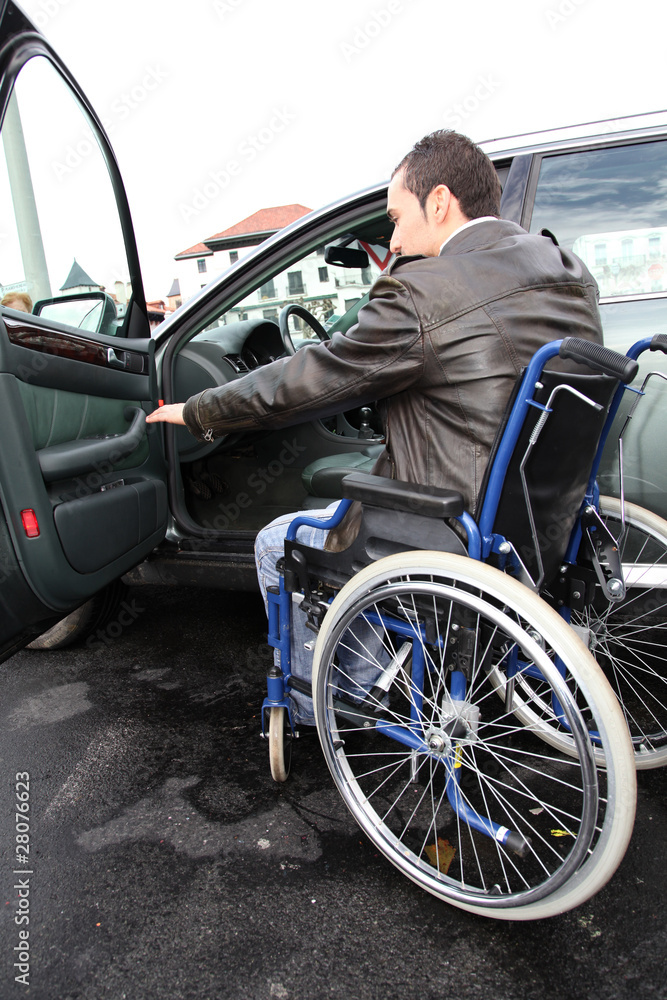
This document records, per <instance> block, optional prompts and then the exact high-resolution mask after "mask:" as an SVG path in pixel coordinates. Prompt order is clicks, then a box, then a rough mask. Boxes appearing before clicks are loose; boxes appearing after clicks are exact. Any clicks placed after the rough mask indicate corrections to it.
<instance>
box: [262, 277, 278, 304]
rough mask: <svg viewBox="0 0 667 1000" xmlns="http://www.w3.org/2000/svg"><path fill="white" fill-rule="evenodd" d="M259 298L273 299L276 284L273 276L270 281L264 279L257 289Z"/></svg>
mask: <svg viewBox="0 0 667 1000" xmlns="http://www.w3.org/2000/svg"><path fill="white" fill-rule="evenodd" d="M259 297H260V299H275V297H276V286H275V284H274V281H273V278H271V280H270V281H265V282H264V284H263V285H261V286H260V289H259Z"/></svg>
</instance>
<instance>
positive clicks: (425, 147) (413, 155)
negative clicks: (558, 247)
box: [391, 129, 500, 219]
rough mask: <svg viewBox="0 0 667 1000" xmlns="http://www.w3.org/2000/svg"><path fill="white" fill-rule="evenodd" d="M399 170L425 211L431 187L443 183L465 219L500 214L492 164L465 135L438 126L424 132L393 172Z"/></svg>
mask: <svg viewBox="0 0 667 1000" xmlns="http://www.w3.org/2000/svg"><path fill="white" fill-rule="evenodd" d="M399 170H403V171H404V173H403V184H404V186H405V187H406V188H407V189H408V191H411V192H412V194H414V195H415V196H416V197H417V198H418V199H419V204H420V205H421V209H422V212H423V213H424V215H426V202H427V199H428V196H429V195H430V193H431V191H432V190H433V188H435V187H438V185H439V184H445V185H446V186H447V187H448V188H449V190H450V191H451V192H452V194H453V195H454V197H455V198H457V199H458V202H459V205H460V208H461V211H462V212H463V214H464V215H465V216H466V217H467V218H468V219H479V218H480V216H482V215H496V216H499V215H500V181H499V180H498V174H497V173H496V168H495V167H494V165H493V164H492V162H491V160H490V159H489V158H488V156H487V155H486V153H483V152H482V150H481V149H480V148H479V146H476V145H475V143H474V142H473V141H472V140H471V139H469V138H468V137H467V136H466V135H461V134H460V133H459V132H452V131H451V129H440V130H439V131H438V132H432V133H431V134H430V135H426V136H424V138H423V139H420V140H419V142H417V143H415V145H414V146H413V148H412V149H411V150H410V152H409V153H408V154H407V156H404V157H403V159H402V160H401V162H400V163H399V164H398V166H397V167H396V169H395V170H394V173H393V174H392V175H391V176H392V177H393V176H394V174H397V173H398V172H399Z"/></svg>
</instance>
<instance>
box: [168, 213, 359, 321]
mask: <svg viewBox="0 0 667 1000" xmlns="http://www.w3.org/2000/svg"><path fill="white" fill-rule="evenodd" d="M309 211H310V209H309V208H306V207H305V206H304V205H280V206H278V207H275V208H262V209H260V210H259V211H258V212H255V213H254V214H253V215H250V216H248V217H247V218H246V219H242V220H241V222H238V223H236V224H235V225H233V226H230V228H229V229H225V230H223V232H221V233H216V234H215V235H213V236H209V237H207V238H206V239H204V240H203V241H202V242H201V243H197V244H195V246H192V247H189V248H188V249H187V250H183V251H181V252H180V253H178V254H176V257H175V260H176V261H177V262H179V264H180V265H181V272H180V277H179V279H177V280H176V281H175V282H174V285H176V284H178V287H179V290H182V292H183V295H182V299H183V301H186V300H187V299H189V298H191V297H192V296H193V295H195V294H196V293H197V292H198V291H199V290H200V289H201V288H203V287H204V286H205V285H207V284H208V282H209V281H211V280H212V279H213V278H216V277H217V276H218V275H220V274H222V273H223V272H224V271H226V270H227V269H228V268H229V267H231V266H232V265H234V264H236V262H237V261H239V260H241V259H242V258H243V257H244V256H245V255H246V254H247V253H248V251H249V250H250V249H251V248H252V247H254V246H257V245H258V244H259V243H262V242H263V241H264V240H266V239H268V238H269V236H273V234H274V233H276V232H278V230H279V229H282V228H284V227H285V226H288V225H289V224H290V223H291V222H295V221H296V220H297V219H300V218H302V217H303V216H304V215H307V214H308V212H309ZM372 280H373V275H372V273H371V269H370V268H363V269H362V268H356V269H345V270H343V269H342V268H341V269H336V273H335V274H334V273H333V270H332V269H331V268H330V267H329V266H328V265H327V263H326V262H325V260H324V247H319V248H318V249H317V250H316V251H314V252H313V253H311V254H309V255H308V256H306V257H303V258H301V260H299V261H298V262H297V263H295V264H294V266H293V267H292V268H288V269H287V270H286V271H283V272H281V273H280V274H276V275H274V276H273V277H272V278H271V279H269V280H268V281H266V282H265V283H264V284H263V285H262V286H261V287H260V288H259V289H258V290H257V291H256V292H253V293H252V295H250V296H248V298H247V299H244V300H243V301H242V302H240V303H238V305H236V306H235V307H234V308H233V309H231V310H230V311H229V312H228V313H226V314H225V316H224V318H223V319H222V322H224V323H230V322H234V321H238V320H246V319H258V318H264V319H272V320H276V321H277V319H278V315H279V313H280V310H281V309H282V308H283V306H284V305H286V304H287V303H291V302H294V303H298V304H299V305H303V306H305V308H306V309H308V310H309V312H311V313H312V314H313V315H314V316H315V317H316V318H317V319H318V320H319V321H320V322H321V323H323V324H324V323H326V321H327V320H329V319H330V318H331V317H332V316H334V315H341V314H342V313H344V312H346V311H347V310H348V309H350V308H351V307H352V306H353V305H354V304H355V303H356V302H358V301H359V300H360V299H361V298H362V296H363V295H364V294H365V293H366V292H367V291H368V289H369V286H370V285H371V283H372ZM172 291H173V289H172ZM295 325H296V327H297V328H299V327H300V322H299V321H298V320H296V321H295Z"/></svg>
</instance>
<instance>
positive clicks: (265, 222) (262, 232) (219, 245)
mask: <svg viewBox="0 0 667 1000" xmlns="http://www.w3.org/2000/svg"><path fill="white" fill-rule="evenodd" d="M310 211H311V209H309V208H306V207H305V205H278V206H276V207H274V208H260V210H259V211H258V212H254V213H253V214H252V215H249V216H248V217H247V218H246V219H242V220H241V221H240V222H237V223H236V225H234V226H230V227H229V229H224V230H223V231H222V232H221V233H215V234H214V235H213V236H209V237H207V238H206V239H205V240H204V242H203V243H198V244H196V246H194V247H190V248H189V250H183V251H182V252H181V253H178V254H176V258H175V259H176V260H184V259H186V258H187V257H202V256H203V255H204V253H206V252H207V251H208V253H211V252H213V251H216V250H233V249H236V248H238V247H252V246H256V245H257V244H258V243H262V242H263V241H264V240H266V239H268V237H269V236H273V234H274V233H277V232H278V230H279V229H283V228H284V227H285V226H289V224H290V222H296V220H297V219H301V218H303V216H304V215H308V213H309V212H310ZM200 247H201V248H202V249H201V250H200V249H199V248H200Z"/></svg>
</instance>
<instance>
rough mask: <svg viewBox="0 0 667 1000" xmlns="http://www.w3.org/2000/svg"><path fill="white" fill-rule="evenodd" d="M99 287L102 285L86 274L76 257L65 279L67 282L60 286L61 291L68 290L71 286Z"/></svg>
mask: <svg viewBox="0 0 667 1000" xmlns="http://www.w3.org/2000/svg"><path fill="white" fill-rule="evenodd" d="M81 287H84V288H99V287H100V286H99V285H98V283H97V282H96V281H93V279H92V278H91V277H90V275H88V274H86V272H85V271H84V269H83V268H82V267H81V265H80V264H77V262H76V258H74V263H73V264H72V266H71V268H70V272H69V274H68V275H67V277H66V279H65V284H64V285H61V286H60V291H61V292H66V291H67V290H68V289H69V288H81Z"/></svg>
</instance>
